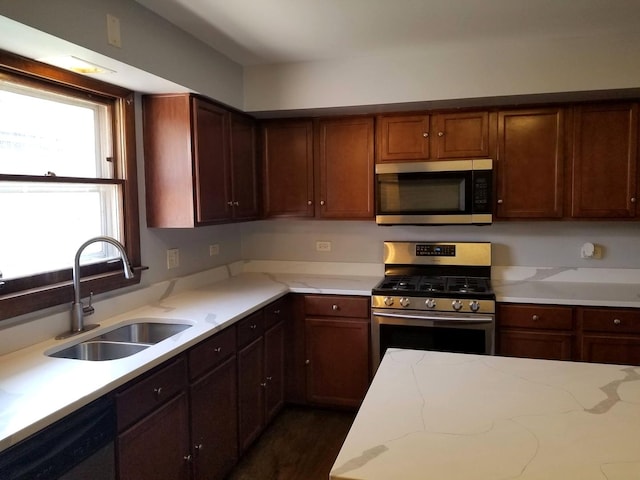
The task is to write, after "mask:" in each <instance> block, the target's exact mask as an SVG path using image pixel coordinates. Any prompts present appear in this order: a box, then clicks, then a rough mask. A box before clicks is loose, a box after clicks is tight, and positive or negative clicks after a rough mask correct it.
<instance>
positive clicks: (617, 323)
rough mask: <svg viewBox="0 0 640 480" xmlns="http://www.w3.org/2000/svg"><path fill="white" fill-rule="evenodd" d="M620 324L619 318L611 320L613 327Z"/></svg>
mask: <svg viewBox="0 0 640 480" xmlns="http://www.w3.org/2000/svg"><path fill="white" fill-rule="evenodd" d="M621 323H622V320H620V319H619V318H614V319H613V324H614V325H620V324H621Z"/></svg>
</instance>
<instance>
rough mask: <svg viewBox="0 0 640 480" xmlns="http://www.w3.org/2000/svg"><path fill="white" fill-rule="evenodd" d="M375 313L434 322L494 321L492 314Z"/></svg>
mask: <svg viewBox="0 0 640 480" xmlns="http://www.w3.org/2000/svg"><path fill="white" fill-rule="evenodd" d="M373 315H375V316H378V317H389V318H408V319H412V320H430V321H432V322H434V323H492V322H493V317H490V316H478V317H464V318H461V317H440V316H438V317H436V316H428V315H411V314H409V313H387V312H373Z"/></svg>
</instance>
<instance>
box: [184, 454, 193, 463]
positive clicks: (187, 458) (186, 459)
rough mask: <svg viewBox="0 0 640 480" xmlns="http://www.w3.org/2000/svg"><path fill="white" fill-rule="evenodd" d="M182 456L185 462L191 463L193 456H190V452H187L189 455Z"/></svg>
mask: <svg viewBox="0 0 640 480" xmlns="http://www.w3.org/2000/svg"><path fill="white" fill-rule="evenodd" d="M182 458H184V461H185V462H187V463H191V460H192V459H193V457H192V456H191V454H189V455H185V456H184V457H182Z"/></svg>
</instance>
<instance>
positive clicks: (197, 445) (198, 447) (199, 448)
mask: <svg viewBox="0 0 640 480" xmlns="http://www.w3.org/2000/svg"><path fill="white" fill-rule="evenodd" d="M193 448H195V449H196V450H197V451H200V450H202V449H203V448H204V445H202V444H201V443H196V444H195V445H194V446H193Z"/></svg>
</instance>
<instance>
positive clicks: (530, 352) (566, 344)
mask: <svg viewBox="0 0 640 480" xmlns="http://www.w3.org/2000/svg"><path fill="white" fill-rule="evenodd" d="M572 346H573V335H572V334H571V333H569V332H544V331H535V330H501V331H500V332H499V333H498V352H497V353H498V355H504V356H507V357H526V358H543V359H547V360H571V359H572V350H573V349H572Z"/></svg>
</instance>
